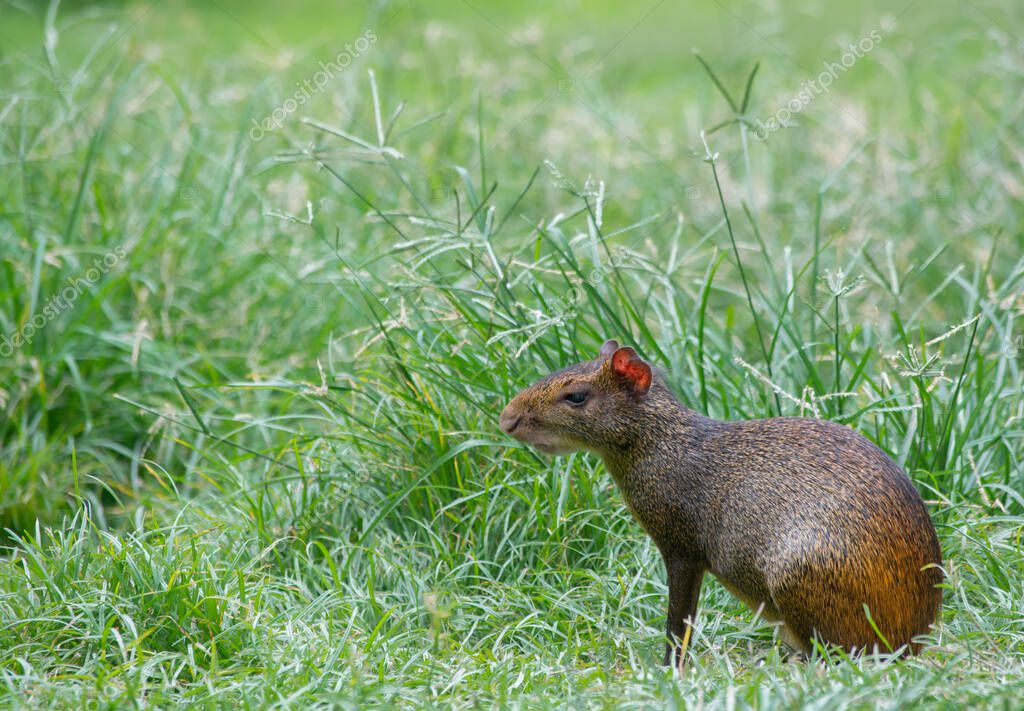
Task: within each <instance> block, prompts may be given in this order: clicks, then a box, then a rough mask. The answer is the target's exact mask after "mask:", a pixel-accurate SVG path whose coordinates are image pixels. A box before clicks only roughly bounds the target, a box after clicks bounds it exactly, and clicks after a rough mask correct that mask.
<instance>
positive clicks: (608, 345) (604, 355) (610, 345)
mask: <svg viewBox="0 0 1024 711" xmlns="http://www.w3.org/2000/svg"><path fill="white" fill-rule="evenodd" d="M617 350H619V342H618V341H616V340H615V339H614V338H613V339H609V340H607V341H605V342H604V345H603V346H601V352H600V353H598V354H597V355H598V358H600V359H601V360H608V359H609V358H611V357H612V354H613V353H615V351H617Z"/></svg>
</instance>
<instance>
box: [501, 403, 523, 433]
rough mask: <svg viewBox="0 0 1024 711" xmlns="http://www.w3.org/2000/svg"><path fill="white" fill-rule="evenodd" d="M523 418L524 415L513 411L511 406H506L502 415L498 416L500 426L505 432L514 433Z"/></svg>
mask: <svg viewBox="0 0 1024 711" xmlns="http://www.w3.org/2000/svg"><path fill="white" fill-rule="evenodd" d="M522 419H523V416H522V415H520V414H519V413H518V412H512V409H511V407H506V408H505V409H504V410H502V411H501V415H500V416H499V417H498V426H500V427H501V429H502V431H503V432H504V433H505V434H512V433H513V432H515V430H516V427H518V426H519V422H520V421H521V420H522Z"/></svg>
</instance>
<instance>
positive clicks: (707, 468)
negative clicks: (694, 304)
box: [501, 341, 942, 663]
mask: <svg viewBox="0 0 1024 711" xmlns="http://www.w3.org/2000/svg"><path fill="white" fill-rule="evenodd" d="M501 426H502V429H503V430H504V431H505V432H507V433H508V434H510V435H512V436H513V437H515V438H516V439H519V440H520V441H523V442H526V443H528V444H530V445H532V446H534V447H536V448H537V449H539V450H541V451H542V452H546V453H549V454H560V453H566V452H570V451H576V450H579V449H585V450H589V451H592V452H594V453H596V454H598V455H599V456H600V457H601V458H602V459H603V460H604V462H605V464H606V466H607V468H608V469H609V471H610V472H611V474H612V476H613V477H614V478H615V481H616V484H617V485H618V487H619V489H620V491H621V492H622V495H623V498H624V499H625V501H626V504H627V506H628V507H629V509H630V511H631V512H632V513H633V515H634V517H635V518H636V519H637V520H638V521H639V523H640V524H641V525H642V526H643V527H644V529H645V530H646V531H647V532H648V534H650V536H651V537H652V539H653V540H654V542H655V543H656V544H657V546H658V548H659V550H660V551H661V553H662V556H663V558H664V560H665V563H666V567H667V569H668V579H669V624H668V635H669V639H670V644H669V649H668V651H667V652H666V659H668V658H669V657H671V655H672V652H673V650H674V649H676V650H677V649H678V646H673V640H678V639H682V638H684V635H688V629H687V628H688V626H689V624H690V622H691V621H692V618H693V615H694V614H695V612H696V603H697V596H698V593H699V588H700V580H701V579H702V577H703V574H704V572H710V573H712V574H713V575H715V576H716V577H717V578H718V579H719V580H720V581H721V582H722V583H723V584H724V585H725V586H726V587H727V588H728V589H729V590H731V591H732V592H733V593H734V594H736V595H737V596H738V597H739V598H740V599H741V600H743V601H744V602H746V603H747V604H748V605H750V606H751V607H752V608H753V609H755V610H760V612H761V614H762V615H763V616H764V617H766V618H767V619H769V620H771V621H773V622H777V623H779V626H780V636H781V637H782V638H783V639H784V640H785V641H786V642H787V643H789V644H790V645H792V646H794V647H796V648H797V649H801V650H805V651H806V650H809V648H810V643H811V640H812V639H813V638H817V639H819V640H820V641H822V642H823V643H826V644H833V645H837V646H840V647H843V648H846V649H873V648H878V649H881V650H883V651H884V650H886V649H889V650H896V649H898V648H901V647H902V648H904V649H906V650H909V651H916V649H917V647H918V644H917V643H916V642H915V637H917V636H919V635H922V634H924V633H926V632H927V631H928V628H929V626H930V625H931V624H932V623H933V622H934V620H935V617H936V615H937V613H938V609H939V606H940V604H941V597H942V595H941V590H940V589H939V588H938V587H937V586H938V585H939V584H940V583H941V581H942V571H941V569H940V567H939V566H940V565H941V562H942V559H941V551H940V549H939V544H938V539H937V537H936V535H935V528H934V526H933V525H932V522H931V519H930V518H929V516H928V512H927V509H926V508H925V505H924V502H923V501H922V500H921V497H920V495H919V494H918V493H917V491H916V489H915V488H914V486H913V484H912V483H911V482H910V479H909V478H908V477H907V476H906V474H905V473H904V472H903V471H902V470H901V469H900V467H899V466H898V465H897V464H896V463H895V462H893V461H892V459H890V458H889V457H888V456H887V455H886V454H885V453H884V452H883V451H882V450H881V449H879V448H878V447H877V446H875V445H874V444H872V443H871V442H870V441H868V440H867V439H866V438H864V437H863V436H861V435H860V434H858V433H856V432H855V431H853V430H852V429H850V428H849V427H846V426H844V425H839V424H836V423H832V422H828V421H824V420H816V419H808V418H795V417H792V418H772V419H763V420H748V421H739V422H720V421H717V420H713V419H710V418H707V417H704V416H702V415H699V414H697V413H696V412H693V411H692V410H689V409H687V408H685V407H684V406H683V405H682V404H681V403H680V402H679V401H678V400H677V399H676V398H675V396H674V395H673V394H672V393H671V392H670V391H669V389H668V388H667V386H666V385H665V384H664V383H663V382H662V381H661V379H660V378H659V377H657V375H656V374H655V373H654V372H653V370H652V369H651V368H650V366H649V365H648V364H647V363H646V362H644V361H643V360H642V359H641V358H640V357H639V356H638V355H637V354H636V352H635V351H633V349H631V348H620V347H619V345H618V344H617V343H616V342H615V341H608V342H607V343H605V345H604V346H603V347H602V348H601V352H600V353H599V355H598V357H597V358H596V359H595V360H593V361H587V362H584V363H580V364H578V365H575V366H570V367H569V368H566V369H564V370H562V371H559V372H557V373H554V374H552V375H550V376H548V377H547V378H544V379H543V380H541V381H539V382H538V383H536V384H534V385H533V386H531V387H529V388H527V389H525V390H523V391H522V392H521V393H519V394H518V395H517V396H516V397H515V398H514V399H513V400H512V401H511V402H510V403H509V405H508V406H507V407H506V408H505V410H504V411H503V412H502V414H501ZM681 659H682V655H681V653H680V654H678V660H679V661H680V663H681Z"/></svg>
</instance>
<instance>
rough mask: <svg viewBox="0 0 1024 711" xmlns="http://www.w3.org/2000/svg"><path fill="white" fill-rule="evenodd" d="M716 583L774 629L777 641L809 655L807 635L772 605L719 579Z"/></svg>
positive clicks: (809, 648)
mask: <svg viewBox="0 0 1024 711" xmlns="http://www.w3.org/2000/svg"><path fill="white" fill-rule="evenodd" d="M718 582H720V583H721V584H722V587H724V588H725V589H726V590H728V591H729V592H731V593H732V594H733V595H734V596H735V597H737V598H738V599H739V600H740V602H742V603H743V604H744V605H746V606H747V607H749V608H750V609H751V610H753V611H754V614H755V615H757V616H758V617H760V618H761V619H763V620H766V621H767V622H769V623H770V624H771V625H772V626H773V627H775V628H776V629H777V630H778V632H777V634H778V637H779V640H780V641H782V642H783V643H785V644H786V646H788V647H791V648H792V649H793V650H794V651H796V652H799V653H801V654H810V651H811V646H810V638H809V635H806V636H805V635H803V634H801V633H800V631H799V628H798V627H797V626H796V625H793V624H792V623H791V622H790V620H787V619H786V617H785V615H783V614H782V613H781V612H779V610H778V609H777V608H776V607H775V605H774V604H773V603H771V602H765V601H758V600H755V599H754V598H752V597H750V596H748V595H746V594H744V593H743V592H741V591H740V590H739V589H738V588H737V587H736V586H734V585H732V584H731V583H729V582H727V581H725V580H722V579H721V578H719V579H718Z"/></svg>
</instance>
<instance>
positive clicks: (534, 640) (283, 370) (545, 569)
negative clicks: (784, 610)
mask: <svg viewBox="0 0 1024 711" xmlns="http://www.w3.org/2000/svg"><path fill="white" fill-rule="evenodd" d="M1022 15H1024V10H1022V8H1021V7H1020V6H1019V5H1018V4H1014V3H1010V2H987V3H980V2H978V3H974V2H943V3H918V2H907V3H905V4H900V5H897V6H893V5H892V4H891V3H887V4H883V3H867V4H863V5H859V6H857V7H852V6H850V7H844V8H839V7H821V6H820V5H819V4H817V3H812V2H796V3H789V4H787V5H785V6H783V5H782V4H779V3H771V2H763V3H753V2H752V3H735V4H727V3H715V2H702V3H692V4H690V5H687V6H683V5H676V4H671V3H651V4H650V5H639V6H636V7H626V6H622V5H620V4H616V3H610V2H600V3H586V4H584V3H578V2H558V3H553V4H552V3H544V4H542V3H536V2H527V3H495V4H491V5H483V4H477V3H472V2H470V3H466V2H450V3H430V4H427V3H416V2H408V3H401V2H384V3H370V4H367V3H348V4H345V5H335V4H331V3H301V4H298V5H295V6H294V7H289V8H288V9H287V11H285V10H283V9H282V8H281V6H280V5H278V4H273V3H269V2H256V3H241V2H217V3H183V2H174V3H167V4H159V5H157V4H148V3H117V2H109V3H84V2H77V3H67V2H65V3H61V4H56V3H52V4H49V5H43V4H39V3H31V2H8V3H5V4H3V5H0V166H2V168H0V335H4V336H6V337H8V338H10V337H11V336H12V335H13V334H15V333H25V332H26V331H25V328H26V325H27V324H32V322H33V319H36V318H37V317H42V323H43V325H42V327H40V328H38V329H36V328H34V327H33V329H32V331H33V334H32V340H31V343H29V344H27V345H24V346H22V347H18V348H14V349H12V352H11V354H10V355H9V356H4V357H0V525H2V527H3V528H4V529H6V530H7V531H8V533H7V540H6V543H5V545H6V548H5V554H4V557H3V561H2V563H0V566H2V567H0V622H2V626H0V648H2V649H4V650H6V651H5V652H3V653H2V655H0V671H2V676H0V679H2V682H3V688H4V689H5V690H6V691H7V693H9V694H11V699H12V701H14V703H28V704H35V705H51V704H60V705H66V706H78V705H80V704H82V703H84V702H92V703H97V704H101V705H102V704H111V705H120V704H123V703H125V702H127V700H129V699H136V700H138V701H140V702H141V703H149V704H157V705H165V704H177V703H189V702H192V703H195V702H200V703H206V704H209V705H214V706H216V705H239V704H245V705H252V706H263V705H270V704H277V705H289V704H295V705H300V706H306V705H310V704H311V703H315V702H320V703H325V704H343V705H352V706H358V705H362V704H367V703H398V704H410V705H417V706H419V705H426V704H438V705H456V704H458V705H465V704H473V703H475V704H480V705H492V704H513V705H524V706H531V705H539V706H544V705H547V704H551V703H567V702H568V703H578V704H579V705H618V704H620V703H627V702H631V703H634V704H636V705H648V704H651V703H661V704H667V703H677V704H685V705H699V704H707V705H711V706H720V705H729V704H735V703H739V704H741V705H751V706H759V707H760V706H764V707H774V706H778V707H794V706H800V705H803V704H812V705H813V704H817V705H828V706H830V707H831V706H832V705H835V706H845V707H851V708H859V707H865V706H869V705H870V706H871V707H875V706H876V705H879V704H881V705H889V706H891V707H894V708H895V707H900V706H902V705H905V704H908V703H911V702H913V703H927V702H930V703H932V704H934V705H942V704H944V703H953V702H955V703H957V705H968V706H969V705H975V706H979V707H981V706H985V707H988V706H989V705H991V704H999V703H1001V704H1003V705H1005V706H1006V707H1007V708H1013V707H1015V706H1017V705H1019V703H1020V700H1021V698H1022V697H1024V686H1022V685H1021V684H1020V679H1021V670H1022V666H1024V663H1022V662H1024V605H1022V602H1021V600H1022V595H1024V588H1022V585H1024V576H1022V575H1021V568H1022V565H1024V557H1022V555H1021V549H1020V536H1021V532H1022V530H1024V517H1022V516H1024V482H1022V481H1021V476H1020V474H1021V457H1022V451H1024V446H1022V434H1024V428H1022V425H1021V417H1022V415H1024V398H1022V391H1024V379H1022V375H1021V366H1022V365H1024V339H1022V334H1024V331H1022V327H1021V325H1020V317H1021V316H1022V315H1024V287H1022V280H1024V259H1022V256H1024V249H1022V246H1024V236H1022V230H1021V218H1022V213H1024V208H1022V200H1021V197H1022V193H1024V182H1022V175H1021V173H1022V171H1021V162H1022V158H1021V156H1022V155H1024V152H1022V151H1024V140H1022V137H1021V135H1020V129H1021V127H1022V116H1021V112H1022V106H1021V104H1020V96H1021V90H1022V88H1024V86H1022V85H1024V44H1022V41H1021V36H1022V35H1024V31H1022V30H1024V17H1022ZM366 31H370V32H372V33H373V35H374V37H375V38H376V39H375V40H374V41H373V42H372V43H370V44H369V46H368V47H367V48H366V51H365V52H359V53H358V54H359V56H358V57H354V59H353V62H352V64H351V66H349V67H346V68H345V69H344V71H341V72H338V73H336V75H334V76H332V77H331V78H330V81H329V82H327V84H326V85H325V89H324V90H323V91H321V92H317V93H315V94H313V95H312V96H311V97H310V98H309V100H308V101H307V102H306V103H304V104H303V105H302V106H301V107H298V109H297V110H296V111H294V112H292V113H288V115H287V116H286V117H285V118H284V120H283V121H282V125H281V126H280V127H279V128H275V129H274V130H269V131H266V132H265V135H263V136H261V137H260V138H259V140H254V137H253V136H254V134H253V133H252V130H251V129H252V126H253V125H254V124H253V121H256V122H257V124H259V122H261V121H264V120H265V119H266V118H267V117H269V116H272V115H273V113H274V111H275V109H277V110H280V107H282V105H283V103H284V102H285V100H286V99H288V98H289V97H292V96H294V94H295V92H296V91H297V90H298V89H299V87H301V86H302V82H303V81H305V80H309V79H312V77H313V76H314V75H315V73H316V72H317V71H318V70H319V69H320V62H329V61H331V60H332V59H333V58H335V57H336V56H337V55H338V53H339V52H341V51H343V50H344V46H345V45H346V44H352V43H354V42H355V41H356V39H357V38H359V37H360V36H361V35H363V33H364V32H366ZM872 31H877V32H878V33H879V34H880V36H881V41H880V42H878V43H877V45H876V46H874V47H873V49H872V50H871V51H870V52H869V53H867V54H866V56H864V57H863V58H861V59H859V60H858V61H857V62H856V63H855V64H854V65H853V66H852V67H851V68H850V69H849V71H846V72H843V73H841V74H840V75H839V76H838V77H837V78H836V80H835V81H834V83H833V85H832V86H831V88H830V90H829V91H828V92H827V93H826V94H823V95H820V96H817V97H815V98H814V99H813V100H812V101H811V102H810V103H809V105H808V106H807V107H806V108H805V109H804V110H802V111H800V112H799V113H798V114H797V115H796V116H795V117H794V124H793V125H792V126H790V127H787V128H785V129H782V130H779V131H776V132H774V133H772V134H771V135H770V136H769V137H768V139H767V140H766V141H760V140H758V139H757V138H756V136H755V135H754V133H753V132H752V131H751V130H750V125H751V124H750V123H749V122H752V121H755V120H767V119H768V117H770V116H772V115H773V114H775V112H776V111H777V110H778V109H779V108H781V107H783V106H785V105H786V103H787V102H788V101H789V100H790V99H791V98H792V97H794V96H795V95H796V94H797V93H798V92H799V91H800V90H801V87H802V86H803V85H804V82H806V81H808V80H810V79H812V78H814V77H815V76H817V75H818V73H820V72H821V71H822V69H823V63H827V62H836V61H839V59H840V57H841V56H842V54H843V53H844V52H845V51H846V48H847V46H848V45H849V44H850V43H851V42H857V41H858V40H860V39H861V38H864V37H867V36H869V35H870V33H871V32H872ZM694 50H699V52H700V59H698V58H697V56H695V54H694ZM700 60H703V61H705V62H706V63H707V65H708V66H709V67H710V72H709V71H708V70H706V69H705V68H704V67H703V66H702V64H701V61H700ZM755 66H756V67H757V71H756V74H755V75H754V76H753V79H752V80H751V79H750V77H751V72H752V70H753V69H754V67H755ZM371 71H372V74H371ZM712 74H713V76H712ZM716 81H717V82H719V83H720V85H721V86H720V87H719V86H716ZM748 87H749V89H748ZM726 95H728V98H727V96H726ZM744 96H748V97H749V103H748V105H747V107H746V110H742V111H741V110H739V109H740V108H741V107H740V104H741V103H742V101H741V100H742V98H743V97H744ZM730 99H731V101H732V104H733V105H734V106H730ZM737 115H738V116H737ZM730 121H731V122H730ZM723 122H727V123H725V124H724V125H723ZM702 131H705V139H706V141H707V147H705V143H704V141H703V140H702V137H701V132H702ZM708 150H710V151H711V153H712V154H716V155H717V158H716V159H715V162H714V171H717V176H718V184H716V180H715V172H713V171H712V166H711V165H710V164H709V162H708V160H707V157H708ZM719 189H720V190H721V198H720V194H719ZM723 206H724V207H725V209H726V210H727V211H728V216H729V223H728V224H726V221H725V219H724V218H725V212H723ZM117 250H122V252H118V251H117ZM121 253H123V254H124V257H123V258H122V257H120V256H118V258H117V259H116V260H114V261H115V262H116V263H115V264H114V266H112V267H111V268H109V270H108V271H106V272H105V273H103V274H102V275H101V277H100V278H99V279H98V280H97V282H96V284H95V285H93V286H92V287H91V288H89V289H86V290H84V291H83V292H82V293H81V295H80V296H77V297H76V298H75V299H74V300H73V303H71V304H70V305H69V306H68V307H66V308H64V307H62V308H59V309H57V310H56V311H57V312H56V313H52V314H48V313H46V311H45V305H46V304H47V303H48V300H49V299H50V298H52V297H53V295H56V294H60V293H61V291H62V290H63V289H64V288H65V287H66V286H67V285H68V284H69V280H74V279H81V278H82V277H83V275H85V274H86V273H87V271H88V269H89V267H90V266H91V265H92V264H93V262H94V260H95V259H100V260H102V259H103V257H104V256H109V255H112V254H113V255H119V254H121ZM741 266H742V268H743V274H744V275H745V276H746V277H747V283H746V284H744V280H743V279H742V278H741V271H740V267H741ZM613 336H614V337H619V338H621V339H624V340H626V341H631V342H633V343H634V344H635V345H637V346H638V347H639V348H640V349H641V351H642V352H643V353H645V354H646V355H647V356H648V357H650V358H651V359H652V360H653V361H654V362H656V363H657V364H658V365H659V366H660V367H663V368H665V369H666V370H667V372H668V373H669V377H670V379H671V381H672V383H673V385H674V386H675V387H676V389H677V390H678V392H679V393H680V396H681V397H682V398H683V400H684V401H685V402H686V403H687V404H688V405H690V406H691V407H694V408H696V409H699V410H701V411H705V412H708V413H709V414H712V415H714V416H717V417H723V418H740V417H763V416H770V415H774V414H778V413H780V412H781V413H782V414H801V413H802V414H818V415H820V416H825V417H830V418H833V419H838V420H840V421H843V422H847V423H848V424H850V425H851V426H853V427H855V428H857V429H858V430H859V431H861V432H863V433H864V434H865V435H866V436H868V437H870V438H872V439H873V440H874V441H876V442H877V443H878V444H879V445H880V446H882V447H883V448H884V449H886V451H888V452H889V453H890V454H892V455H893V456H894V457H896V458H897V460H898V461H900V462H902V463H903V464H904V465H905V466H906V467H907V468H908V471H909V472H910V473H911V475H912V477H913V478H914V480H915V482H916V483H917V485H918V487H919V488H920V489H921V491H922V494H923V495H924V496H925V498H926V499H927V500H928V501H929V504H930V507H931V510H932V513H933V515H934V517H935V519H936V522H937V524H938V526H939V529H940V536H941V538H942V543H943V548H944V552H945V554H946V557H947V559H948V566H947V567H948V574H949V590H948V591H947V598H946V606H945V612H944V618H943V620H944V623H943V625H942V626H940V627H939V628H938V629H937V631H936V632H935V634H934V637H935V639H934V640H933V641H934V645H933V648H932V651H931V652H929V653H927V654H925V655H924V656H923V657H921V658H920V659H915V660H913V661H910V662H905V663H898V664H883V663H877V662H873V661H870V660H859V659H858V660H845V661H842V662H840V663H839V664H836V665H824V666H819V665H817V664H815V663H811V664H804V663H801V662H799V661H796V660H793V659H791V658H789V657H788V656H787V654H786V652H785V651H784V650H780V649H779V648H777V647H776V646H774V645H773V643H772V638H771V631H770V630H769V629H767V628H765V627H764V626H762V625H758V624H757V623H755V622H753V621H752V620H751V615H750V613H749V612H747V611H745V610H743V608H742V607H741V606H740V605H739V604H738V603H737V602H736V601H735V600H733V599H732V598H730V597H729V596H728V595H727V594H726V593H725V592H724V591H723V590H722V589H721V588H720V587H718V586H717V584H709V585H708V587H707V589H706V591H705V593H704V597H703V600H704V602H703V603H702V612H701V616H702V621H701V627H700V633H699V634H698V635H697V637H696V638H695V640H694V652H693V656H694V663H693V665H692V667H691V669H692V671H690V672H689V673H688V674H687V676H685V677H684V678H683V679H682V680H681V681H673V680H672V678H671V676H670V674H669V673H668V672H665V671H663V670H661V669H660V668H659V667H658V666H657V664H656V662H657V659H656V658H657V657H658V656H659V649H660V646H661V636H660V635H661V633H660V628H661V627H662V622H663V615H664V611H663V606H664V602H665V599H664V598H665V588H664V581H663V572H662V570H661V564H660V561H659V560H658V558H657V555H656V551H654V550H653V548H652V546H651V545H650V543H649V542H648V541H647V540H646V539H645V538H644V537H643V536H642V533H641V532H640V530H639V529H638V528H637V527H636V526H635V524H633V523H632V522H631V521H630V519H629V517H628V514H627V513H626V512H624V510H623V507H622V505H621V501H620V500H619V498H618V495H617V493H616V492H615V491H614V488H613V487H612V484H611V481H610V479H609V477H608V476H607V474H606V473H604V471H603V469H602V468H601V467H600V465H598V464H596V463H595V462H594V461H592V460H591V459H590V458H587V457H571V458H568V459H556V460H541V459H539V458H537V457H536V456H534V455H532V454H530V453H529V452H526V451H524V450H521V449H518V448H513V447H511V446H510V445H511V444H512V443H511V442H508V441H506V440H504V439H502V438H501V437H500V436H499V433H497V432H496V427H495V419H496V415H497V412H498V411H499V410H500V407H501V406H502V404H503V403H504V402H505V401H507V399H508V398H509V397H510V396H511V395H512V394H514V392H515V391H517V390H518V389H519V388H521V387H523V386H524V385H525V384H527V383H528V382H530V380H531V379H532V378H534V377H536V376H538V375H540V374H543V373H546V372H548V371H550V370H551V369H554V368H556V367H558V366H560V365H563V364H565V363H568V362H570V361H572V360H575V359H578V358H579V357H590V354H591V353H592V352H593V350H594V349H595V348H596V347H597V346H598V345H599V344H600V343H601V342H602V340H603V339H604V338H605V337H613ZM839 393H848V394H846V395H840V394H839Z"/></svg>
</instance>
